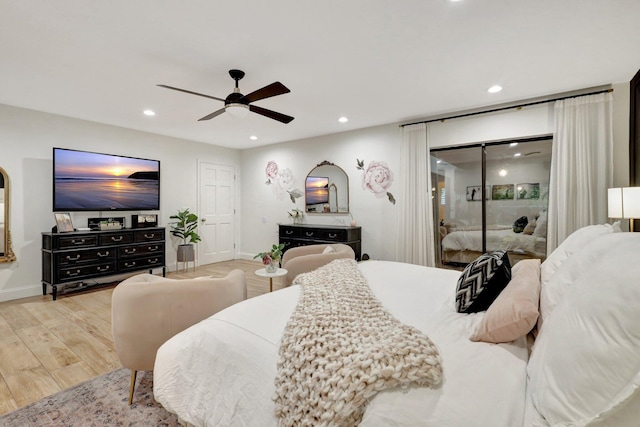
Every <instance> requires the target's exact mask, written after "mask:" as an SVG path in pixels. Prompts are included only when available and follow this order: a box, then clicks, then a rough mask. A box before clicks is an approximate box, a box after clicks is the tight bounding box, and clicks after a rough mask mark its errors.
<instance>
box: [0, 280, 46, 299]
mask: <svg viewBox="0 0 640 427" xmlns="http://www.w3.org/2000/svg"><path fill="white" fill-rule="evenodd" d="M38 295H42V284H38V285H31V286H24V287H21V288H17V289H9V290H4V291H0V302H5V301H13V300H16V299H22V298H29V297H35V296H38Z"/></svg>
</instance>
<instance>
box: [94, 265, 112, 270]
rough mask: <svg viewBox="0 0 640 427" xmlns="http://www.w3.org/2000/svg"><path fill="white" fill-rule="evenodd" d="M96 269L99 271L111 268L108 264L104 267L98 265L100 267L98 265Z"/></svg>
mask: <svg viewBox="0 0 640 427" xmlns="http://www.w3.org/2000/svg"><path fill="white" fill-rule="evenodd" d="M96 270H98V271H108V270H109V266H108V265H107V266H105V267H103V268H100V267H99V266H98V267H96Z"/></svg>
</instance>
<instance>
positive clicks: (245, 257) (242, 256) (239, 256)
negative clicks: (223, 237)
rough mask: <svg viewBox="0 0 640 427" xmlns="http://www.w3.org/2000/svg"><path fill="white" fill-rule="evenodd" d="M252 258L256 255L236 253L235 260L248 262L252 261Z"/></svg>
mask: <svg viewBox="0 0 640 427" xmlns="http://www.w3.org/2000/svg"><path fill="white" fill-rule="evenodd" d="M254 256H256V254H253V253H247V252H237V253H236V259H246V260H248V261H254V258H253V257H254Z"/></svg>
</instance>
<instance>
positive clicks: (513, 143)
mask: <svg viewBox="0 0 640 427" xmlns="http://www.w3.org/2000/svg"><path fill="white" fill-rule="evenodd" d="M516 145H518V143H517V142H512V143H511V144H509V147H515V146H516Z"/></svg>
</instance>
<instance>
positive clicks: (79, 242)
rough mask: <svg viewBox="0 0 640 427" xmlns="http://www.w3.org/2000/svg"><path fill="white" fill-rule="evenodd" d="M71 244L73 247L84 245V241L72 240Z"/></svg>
mask: <svg viewBox="0 0 640 427" xmlns="http://www.w3.org/2000/svg"><path fill="white" fill-rule="evenodd" d="M71 244H73V245H84V239H80V240H76V239H72V240H71Z"/></svg>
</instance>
